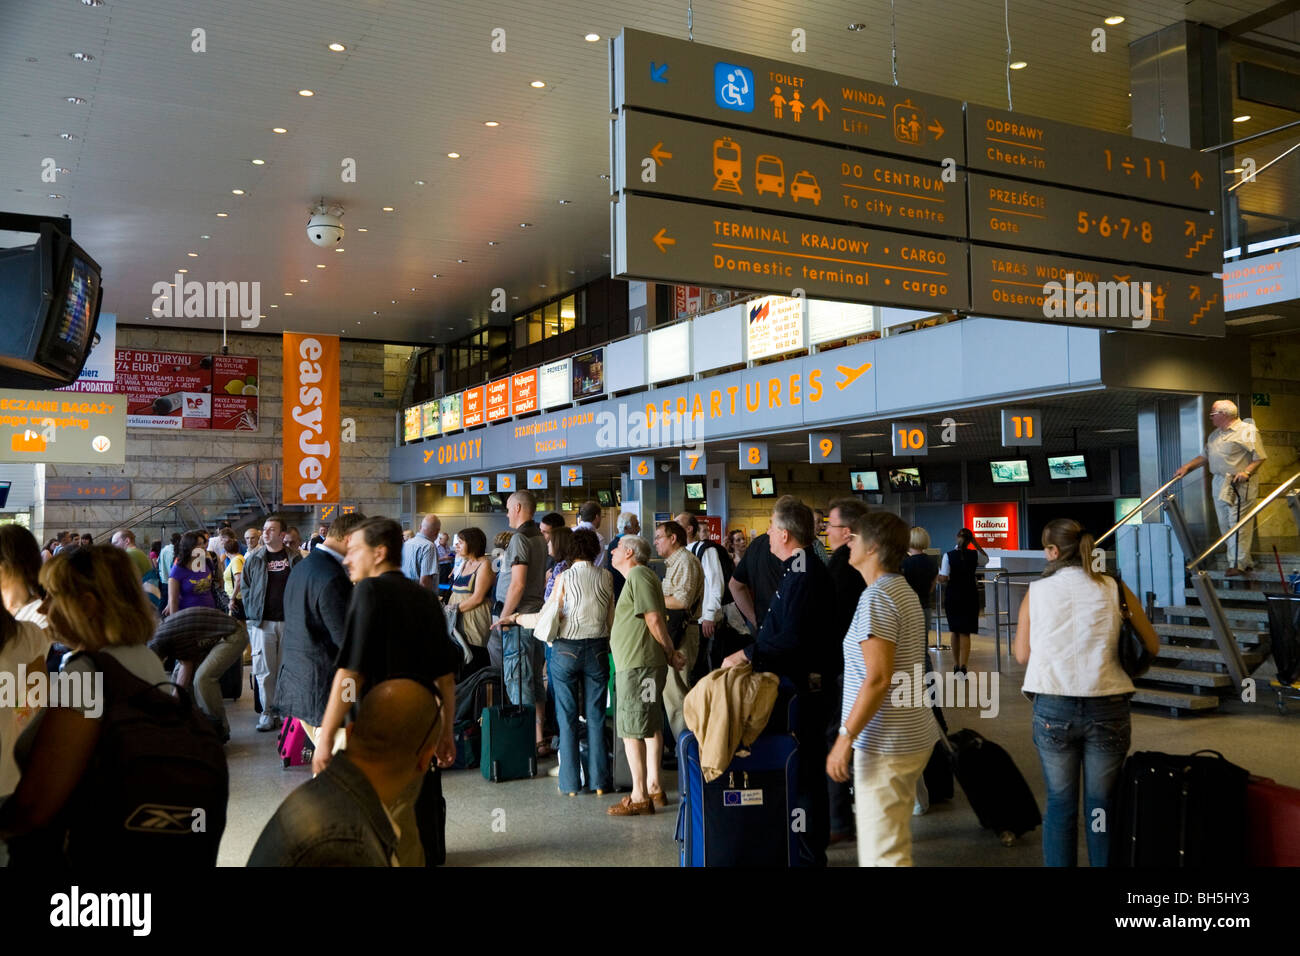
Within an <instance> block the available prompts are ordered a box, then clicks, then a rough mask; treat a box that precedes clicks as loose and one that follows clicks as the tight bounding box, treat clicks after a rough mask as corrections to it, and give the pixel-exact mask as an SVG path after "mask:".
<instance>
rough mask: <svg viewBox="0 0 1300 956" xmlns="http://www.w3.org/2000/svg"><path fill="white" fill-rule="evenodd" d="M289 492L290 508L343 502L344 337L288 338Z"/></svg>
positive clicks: (288, 334) (285, 424) (286, 432)
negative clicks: (341, 393)
mask: <svg viewBox="0 0 1300 956" xmlns="http://www.w3.org/2000/svg"><path fill="white" fill-rule="evenodd" d="M283 348H284V351H283V360H284V412H283V420H282V421H281V424H280V427H281V429H282V430H283V438H284V443H283V454H284V489H283V500H284V503H285V504H287V505H314V504H320V503H321V502H329V501H338V500H339V458H340V457H341V455H342V449H341V448H340V447H339V432H340V421H339V338H338V336H337V335H304V334H301V333H297V332H285V333H284V347H283Z"/></svg>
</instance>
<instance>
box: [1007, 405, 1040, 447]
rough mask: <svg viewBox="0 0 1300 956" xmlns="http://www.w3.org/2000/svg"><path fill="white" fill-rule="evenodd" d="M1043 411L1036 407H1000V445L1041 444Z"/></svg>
mask: <svg viewBox="0 0 1300 956" xmlns="http://www.w3.org/2000/svg"><path fill="white" fill-rule="evenodd" d="M1042 443H1043V413H1042V412H1041V411H1040V410H1039V409H1037V408H1004V409H1002V446H1003V447H1004V448H1013V447H1016V446H1025V445H1034V446H1038V445H1042Z"/></svg>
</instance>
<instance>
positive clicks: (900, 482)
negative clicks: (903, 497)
mask: <svg viewBox="0 0 1300 956" xmlns="http://www.w3.org/2000/svg"><path fill="white" fill-rule="evenodd" d="M924 489H925V478H924V477H923V476H922V475H921V469H920V468H916V467H910V468H891V469H889V490H890V491H893V492H896V493H898V492H911V491H923V490H924Z"/></svg>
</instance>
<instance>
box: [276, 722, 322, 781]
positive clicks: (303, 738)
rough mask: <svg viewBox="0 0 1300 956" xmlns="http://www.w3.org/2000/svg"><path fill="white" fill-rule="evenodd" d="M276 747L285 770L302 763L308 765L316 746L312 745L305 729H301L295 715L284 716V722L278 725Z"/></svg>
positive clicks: (299, 765)
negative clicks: (278, 732)
mask: <svg viewBox="0 0 1300 956" xmlns="http://www.w3.org/2000/svg"><path fill="white" fill-rule="evenodd" d="M277 749H278V752H279V754H280V761H281V762H282V763H283V764H284V769H285V770H288V769H289V768H290V767H301V766H303V765H304V764H306V765H307V766H308V767H310V766H311V761H312V758H313V757H314V756H315V755H316V748H315V747H314V746H312V742H311V738H309V737H308V736H307V731H305V730H303V727H302V724H300V723H299V722H298V719H297V718H296V717H286V718H284V723H283V724H281V725H280V735H279V738H278V748H277Z"/></svg>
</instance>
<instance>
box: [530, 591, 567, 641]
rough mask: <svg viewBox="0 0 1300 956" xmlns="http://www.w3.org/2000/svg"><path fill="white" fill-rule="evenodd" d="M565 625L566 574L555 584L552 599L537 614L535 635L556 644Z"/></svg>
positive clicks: (534, 626)
mask: <svg viewBox="0 0 1300 956" xmlns="http://www.w3.org/2000/svg"><path fill="white" fill-rule="evenodd" d="M563 626H564V575H563V574H561V575H560V580H559V581H558V582H557V583H556V585H555V590H553V591H552V592H551V599H550V600H549V601H547V602H546V603H545V604H544V605H542V610H541V612H540V613H539V614H538V615H537V623H536V624H534V625H533V637H535V638H537V639H538V640H539V641H545V642H546V643H547V644H554V643H555V640H556V638H558V637H559V636H560V628H561V627H563Z"/></svg>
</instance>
